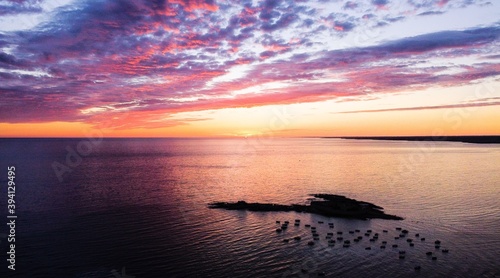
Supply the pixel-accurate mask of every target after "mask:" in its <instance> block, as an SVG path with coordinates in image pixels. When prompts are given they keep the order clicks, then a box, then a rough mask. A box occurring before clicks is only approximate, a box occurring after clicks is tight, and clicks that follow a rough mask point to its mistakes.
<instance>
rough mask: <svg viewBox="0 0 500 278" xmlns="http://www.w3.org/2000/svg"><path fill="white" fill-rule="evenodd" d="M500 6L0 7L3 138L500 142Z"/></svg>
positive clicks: (145, 0)
mask: <svg viewBox="0 0 500 278" xmlns="http://www.w3.org/2000/svg"><path fill="white" fill-rule="evenodd" d="M499 108H500V1H486V0H485V1H483V0H475V1H473V0H398V1H396V0H366V1H345V0H331V1H328V0H318V1H277V0H271V1H246V0H244V1H228V0H225V1H215V0H214V1H209V0H190V1H188V0H170V1H158V0H120V1H118V0H99V1H88V0H79V1H76V0H75V1H72V0H55V1H45V0H0V137H83V136H106V137H198V136H199V137H249V136H256V137H301V136H379V135H380V136H391V135H427V136H442V135H445V136H446V135H485V134H490V135H500V109H499Z"/></svg>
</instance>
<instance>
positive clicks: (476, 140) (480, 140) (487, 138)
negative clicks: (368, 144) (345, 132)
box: [321, 135, 500, 144]
mask: <svg viewBox="0 0 500 278" xmlns="http://www.w3.org/2000/svg"><path fill="white" fill-rule="evenodd" d="M321 138H324V139H354V140H389V141H446V142H462V143H472V144H500V135H484V136H348V137H321Z"/></svg>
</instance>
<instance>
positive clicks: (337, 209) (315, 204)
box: [208, 194, 403, 220]
mask: <svg viewBox="0 0 500 278" xmlns="http://www.w3.org/2000/svg"><path fill="white" fill-rule="evenodd" d="M312 196H314V197H315V198H319V199H323V200H313V201H311V203H310V204H309V205H297V204H292V205H279V204H262V203H247V202H245V201H238V202H236V203H231V202H214V203H210V204H208V207H209V208H212V209H216V208H219V209H227V210H249V211H296V212H306V213H314V214H319V215H323V216H327V217H341V218H352V219H363V220H366V219H372V218H379V219H390V220H402V219H403V218H402V217H399V216H396V215H390V214H385V213H384V212H383V208H382V207H379V206H377V205H374V204H372V203H368V202H362V201H358V200H354V199H350V198H347V197H345V196H341V195H333V194H312Z"/></svg>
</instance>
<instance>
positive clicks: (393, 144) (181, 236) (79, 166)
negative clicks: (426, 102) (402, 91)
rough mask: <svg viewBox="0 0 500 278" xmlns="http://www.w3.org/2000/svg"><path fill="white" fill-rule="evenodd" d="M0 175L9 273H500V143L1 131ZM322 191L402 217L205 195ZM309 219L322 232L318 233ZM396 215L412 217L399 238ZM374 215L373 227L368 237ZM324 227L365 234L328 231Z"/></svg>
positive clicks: (0, 273)
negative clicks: (258, 205)
mask: <svg viewBox="0 0 500 278" xmlns="http://www.w3.org/2000/svg"><path fill="white" fill-rule="evenodd" d="M11 166H14V167H15V170H14V171H13V173H10V174H11V176H12V175H15V186H16V188H15V197H14V200H15V212H14V213H9V212H8V210H7V205H8V203H7V202H8V199H9V198H8V192H7V185H8V182H9V178H8V177H9V172H8V169H7V168H8V167H11ZM0 189H1V197H0V206H1V211H2V214H1V215H0V216H1V217H2V218H3V221H4V222H5V223H8V222H9V221H10V220H9V219H8V218H7V216H9V215H15V216H16V217H17V218H16V219H15V223H16V225H15V240H16V241H15V271H13V270H10V269H8V266H9V265H10V263H9V262H8V261H7V260H6V259H8V258H9V256H10V255H9V254H7V252H9V251H10V244H11V243H9V242H8V239H9V235H10V230H9V226H8V225H2V226H0V240H1V243H0V247H1V253H0V258H1V260H0V261H1V264H0V267H1V269H0V277H74V278H84V277H136V278H150V277H317V276H322V275H324V276H325V277H403V276H404V277H500V261H499V259H498V258H499V257H500V233H499V231H500V145H498V144H491V145H490V144H488V145H486V144H485V145H482V144H467V143H458V142H406V141H372V140H343V139H321V138H296V139H292V138H289V139H280V138H274V139H271V138H268V139H259V138H238V139H111V138H110V139H87V138H83V139H78V138H74V139H0ZM314 193H330V194H339V195H344V196H346V197H349V198H354V199H357V200H361V201H367V202H371V203H374V204H376V205H379V206H381V207H383V208H384V211H385V212H386V213H389V214H395V215H398V216H402V217H403V218H404V220H401V221H395V220H381V219H372V220H364V221H363V220H351V219H340V218H328V217H323V216H319V215H312V214H305V213H296V212H249V211H228V210H220V209H209V208H208V207H207V204H208V203H210V202H214V201H232V202H235V201H238V200H244V201H247V202H264V203H280V204H292V203H297V204H305V203H307V202H309V201H310V200H311V199H312V196H311V195H310V194H314ZM295 219H298V220H300V225H299V226H294V225H290V227H289V228H288V229H287V230H286V231H284V232H282V233H277V232H276V231H275V230H276V228H277V227H279V224H276V221H281V223H282V222H283V221H290V223H292V224H293V223H294V221H295ZM319 221H322V222H324V223H323V224H321V223H319ZM330 222H332V223H334V228H333V229H331V228H329V226H328V225H327V223H330ZM305 224H311V225H312V226H315V227H317V230H318V233H319V234H320V240H318V241H314V243H315V244H314V245H313V246H309V245H308V244H307V242H308V241H310V240H312V236H311V231H310V228H306V227H305ZM396 228H401V229H406V230H408V232H409V233H408V235H407V236H406V237H405V238H399V239H396V237H398V236H399V234H400V231H399V230H397V229H396ZM356 230H359V232H356ZM368 230H372V234H374V233H378V234H379V238H378V239H377V240H375V241H373V242H371V241H369V238H371V235H370V236H365V233H366V231H368ZM384 230H386V231H387V232H384ZM329 232H333V233H334V234H335V238H336V237H337V236H338V235H339V234H338V233H339V232H342V237H343V240H345V239H350V240H351V241H352V239H353V238H356V237H358V236H361V237H363V239H362V240H360V241H359V242H357V243H354V242H352V243H351V245H350V247H347V248H346V247H343V246H342V244H341V243H336V244H335V245H334V246H329V244H328V241H327V239H326V238H325V236H326V235H327V233H329ZM349 232H352V233H349ZM417 233H418V234H419V235H418V237H417V235H416V234H417ZM295 236H301V240H298V241H296V240H290V241H289V242H284V241H283V239H287V238H288V239H290V238H293V237H295ZM422 238H425V241H422V240H421V239H422ZM407 239H412V243H414V246H410V245H409V242H408V241H407ZM435 240H439V241H441V244H440V248H439V249H436V248H435V244H434V241H435ZM382 241H387V248H385V249H381V248H380V246H381V245H383V244H382ZM339 242H340V241H339ZM393 244H397V245H398V247H393ZM367 247H370V248H367ZM367 249H369V250H367ZM443 249H448V250H449V252H448V253H443V252H442V250H443ZM400 251H404V252H405V254H404V258H399V253H400ZM426 252H432V253H433V254H432V255H430V256H428V255H426ZM432 257H435V260H433V259H432ZM416 266H418V267H420V269H418V270H416V269H415V267H416Z"/></svg>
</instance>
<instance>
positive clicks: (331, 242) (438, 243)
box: [276, 219, 449, 270]
mask: <svg viewBox="0 0 500 278" xmlns="http://www.w3.org/2000/svg"><path fill="white" fill-rule="evenodd" d="M276 223H277V224H280V223H281V222H280V221H276ZM323 223H324V222H323V221H318V224H323ZM288 224H289V221H284V223H283V224H282V225H281V228H278V229H276V231H277V232H281V231H283V230H286V229H287V228H288ZM294 225H295V226H300V220H299V219H296V220H295V224H294ZM328 225H329V227H330V228H331V229H333V228H334V224H333V223H331V222H330V223H328ZM304 226H305V227H306V228H310V230H311V234H312V237H313V241H308V242H307V245H309V246H314V245H315V242H314V241H319V240H320V239H319V237H320V235H319V233H318V231H317V228H316V227H315V226H311V224H305V225H304ZM396 230H397V231H399V232H400V233H399V235H398V236H396V237H394V239H395V240H399V239H402V238H406V237H407V236H408V235H409V231H408V230H406V229H403V228H401V227H396ZM360 232H361V230H359V229H355V230H350V231H349V232H348V233H349V234H351V235H352V234H355V233H360ZM372 232H373V231H372V230H370V229H368V230H366V232H365V233H364V235H365V236H366V237H370V236H371V235H372ZM382 232H383V233H388V232H389V231H388V230H382ZM336 234H337V238H336V239H337V241H339V242H342V246H343V247H345V248H348V247H350V246H351V240H349V239H344V238H343V232H342V231H337V232H336ZM415 237H416V238H419V239H420V241H425V237H420V234H419V233H416V234H415ZM378 238H379V234H378V233H373V237H372V238H370V239H369V241H370V242H375V241H377V240H378ZM293 239H294V240H296V241H300V240H301V239H302V238H301V237H300V236H296V237H294V238H293ZM325 239H326V240H328V241H327V242H328V246H335V244H336V240H335V239H334V233H333V232H328V233H327V234H326V237H325ZM362 239H363V236H361V235H360V236H357V237H355V238H354V239H353V241H354V242H360V241H361V240H362ZM283 241H284V242H289V241H290V239H284V240H283ZM406 242H407V243H408V245H409V246H410V247H414V246H415V243H414V239H412V238H406ZM434 245H435V249H440V248H441V241H440V240H436V241H434ZM386 246H387V241H385V240H384V241H382V245H381V246H380V248H381V249H385V248H386ZM392 247H393V248H398V247H399V245H398V244H393V245H392ZM371 249H372V248H371V246H368V247H365V250H371ZM441 251H442V253H448V252H449V250H448V249H441ZM426 255H427V256H429V257H430V258H431V260H433V261H435V260H437V257H436V256H435V255H434V254H433V252H430V251H429V252H426ZM398 257H399V259H405V257H406V251H405V250H399V251H398ZM414 269H415V270H420V269H421V266H420V265H417V266H415V267H414Z"/></svg>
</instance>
